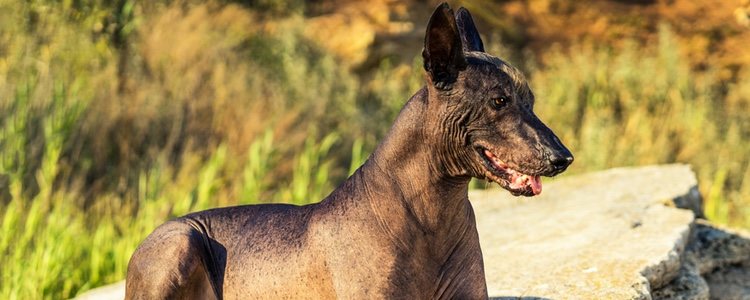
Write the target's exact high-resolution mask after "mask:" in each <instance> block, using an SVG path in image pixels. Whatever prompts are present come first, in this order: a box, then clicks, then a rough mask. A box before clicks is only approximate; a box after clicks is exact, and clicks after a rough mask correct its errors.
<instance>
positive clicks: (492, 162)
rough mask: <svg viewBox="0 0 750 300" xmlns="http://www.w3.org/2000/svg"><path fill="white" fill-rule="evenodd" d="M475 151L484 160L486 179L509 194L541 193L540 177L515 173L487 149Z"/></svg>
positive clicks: (533, 194) (532, 194)
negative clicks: (498, 185)
mask: <svg viewBox="0 0 750 300" xmlns="http://www.w3.org/2000/svg"><path fill="white" fill-rule="evenodd" d="M477 151H478V152H479V156H481V157H482V158H483V159H484V164H485V168H486V169H487V171H488V174H487V178H488V179H490V180H492V181H494V182H497V183H498V184H500V186H502V187H503V188H505V189H506V190H508V191H510V192H511V194H513V195H516V196H519V195H523V196H535V195H539V194H541V193H542V178H541V176H539V175H526V174H523V173H521V172H519V171H516V170H514V169H512V168H510V167H509V166H508V164H506V163H504V162H503V161H502V160H500V159H499V158H497V156H495V155H494V154H492V152H490V151H489V150H487V149H484V148H477Z"/></svg>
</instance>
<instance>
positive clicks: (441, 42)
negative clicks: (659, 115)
mask: <svg viewBox="0 0 750 300" xmlns="http://www.w3.org/2000/svg"><path fill="white" fill-rule="evenodd" d="M422 58H423V59H424V69H425V70H426V71H427V73H428V74H430V78H431V79H432V83H433V84H434V85H435V87H436V88H438V89H441V90H450V89H451V88H452V85H453V83H454V82H455V81H456V78H457V77H458V72H459V71H461V70H463V69H464V68H466V58H464V53H463V48H462V46H461V37H460V36H459V33H458V28H457V27H456V18H455V17H454V16H453V10H452V9H451V8H450V6H448V3H443V4H440V6H438V7H437V8H436V9H435V12H433V13H432V17H430V21H429V23H427V33H426V34H425V37H424V49H423V50H422Z"/></svg>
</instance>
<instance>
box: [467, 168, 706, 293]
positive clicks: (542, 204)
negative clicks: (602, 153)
mask: <svg viewBox="0 0 750 300" xmlns="http://www.w3.org/2000/svg"><path fill="white" fill-rule="evenodd" d="M695 186H696V180H695V176H694V175H693V173H692V171H691V170H690V168H689V167H688V166H684V165H670V166H655V167H642V168H632V169H613V170H608V171H604V172H597V173H591V174H585V175H581V176H572V177H567V178H561V179H559V180H554V181H552V182H548V183H546V184H545V186H544V192H543V193H542V195H540V196H539V197H535V198H515V197H512V196H510V195H509V194H508V193H507V192H505V191H503V190H500V189H492V190H487V191H473V192H471V194H470V195H469V198H470V199H472V203H473V205H474V208H475V211H476V215H477V222H478V227H479V235H480V243H481V244H482V251H483V254H484V262H485V271H486V274H487V285H488V289H489V293H490V295H491V296H493V297H509V298H514V297H532V298H535V297H539V298H552V299H651V298H652V296H651V291H652V290H653V289H655V288H658V287H661V286H663V285H665V284H667V283H668V282H669V281H671V280H672V279H674V278H675V277H676V276H677V274H678V273H679V271H680V267H681V260H680V256H681V254H682V253H683V252H684V249H685V247H686V245H687V242H688V239H689V235H690V233H691V226H692V224H693V219H694V213H693V212H692V211H690V210H686V209H678V208H675V207H674V206H675V204H674V203H675V202H680V203H683V204H680V205H684V203H691V205H687V206H690V207H691V208H695V207H698V208H699V207H700V205H699V203H700V198H699V195H697V194H694V192H693V191H694V190H695ZM691 197H698V198H697V199H691ZM675 199H677V201H675ZM696 203H698V205H697V206H696V205H695V204H696Z"/></svg>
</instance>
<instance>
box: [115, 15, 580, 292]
mask: <svg viewBox="0 0 750 300" xmlns="http://www.w3.org/2000/svg"><path fill="white" fill-rule="evenodd" d="M423 57H424V60H425V69H426V71H427V74H428V76H427V77H428V78H427V79H428V83H427V85H426V87H424V88H422V89H421V90H419V91H418V92H417V93H416V94H415V95H414V96H413V97H412V98H411V99H410V100H409V101H408V102H407V103H406V105H405V106H404V108H403V110H402V111H401V113H400V114H399V116H398V118H397V120H396V121H395V123H394V125H393V127H392V128H391V130H390V132H389V133H388V135H387V136H386V138H385V140H384V141H383V142H382V143H381V144H380V145H379V146H378V147H377V149H376V150H375V152H374V153H373V154H372V156H370V158H369V159H368V160H367V161H366V162H365V163H364V165H362V167H360V168H359V169H358V170H357V171H356V172H355V173H354V174H353V175H352V176H351V177H350V178H349V179H347V180H346V181H345V182H344V183H343V184H342V185H341V186H340V187H338V188H337V189H336V190H335V191H333V192H332V193H331V195H329V196H328V197H327V198H325V199H324V200H323V201H322V202H320V203H317V204H311V205H306V206H292V205H279V204H271V205H252V206H239V207H229V208H220V209H213V210H207V211H203V212H198V213H193V214H190V215H187V216H184V217H182V218H178V219H176V220H173V221H169V222H167V223H165V224H164V225H162V226H160V227H159V228H157V229H156V230H155V231H154V232H153V233H152V234H151V235H149V237H148V238H146V240H145V241H144V242H143V243H142V244H141V245H140V247H139V248H138V249H137V250H136V252H135V253H134V254H133V257H132V258H131V260H130V264H129V266H128V277H127V284H126V286H127V287H126V298H127V299H185V298H192V299H212V298H213V299H259V298H266V299H282V298H306V299H321V298H325V299H329V298H343V299H363V298H365V299H370V298H389V299H390V298H403V299H427V298H436V299H484V298H487V288H486V284H485V278H484V266H483V262H482V253H481V250H480V248H479V239H478V235H477V229H476V224H475V220H474V212H473V210H472V207H471V204H470V203H469V200H468V197H467V189H468V183H469V180H470V178H471V177H478V178H488V179H490V180H492V181H496V182H498V183H499V184H500V185H501V186H503V187H504V188H506V189H508V190H509V191H510V192H512V193H514V194H516V195H527V196H528V195H534V194H538V193H539V192H541V182H540V181H539V179H538V178H539V176H542V175H543V176H554V175H556V174H558V173H560V172H562V171H564V170H565V168H567V166H568V165H569V164H570V163H571V162H572V160H573V158H572V156H571V154H570V152H569V151H568V150H567V149H566V148H565V147H564V146H563V145H562V143H561V142H560V141H559V140H558V139H557V137H555V135H554V134H553V133H552V131H551V130H550V129H549V128H547V127H546V126H545V125H544V124H543V123H542V122H541V121H539V119H537V117H536V116H535V115H534V113H533V112H532V108H533V105H534V96H533V94H532V93H531V91H530V90H529V87H528V84H527V83H526V82H525V80H524V79H523V76H522V75H521V73H520V72H519V71H518V70H516V69H515V68H513V67H511V66H509V65H508V64H506V63H505V62H503V61H502V60H500V59H498V58H495V57H493V56H490V55H488V54H486V53H484V49H483V46H482V41H481V39H480V38H479V33H478V32H477V30H476V28H475V26H474V23H473V21H472V19H471V16H470V15H469V12H468V11H466V10H465V9H463V8H461V9H459V11H458V12H457V14H456V16H455V17H454V14H453V11H452V10H451V9H450V8H449V7H448V5H447V4H442V5H440V6H439V7H438V8H437V9H436V10H435V12H434V13H433V15H432V17H431V18H430V22H429V24H428V28H427V34H426V37H425V48H424V51H423Z"/></svg>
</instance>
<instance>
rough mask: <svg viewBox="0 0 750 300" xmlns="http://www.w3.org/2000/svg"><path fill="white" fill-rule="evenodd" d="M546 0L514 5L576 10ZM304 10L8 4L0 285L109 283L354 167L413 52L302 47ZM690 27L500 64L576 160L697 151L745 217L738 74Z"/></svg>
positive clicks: (388, 115)
mask: <svg viewBox="0 0 750 300" xmlns="http://www.w3.org/2000/svg"><path fill="white" fill-rule="evenodd" d="M465 2H466V4H467V6H469V8H472V6H471V5H478V4H477V3H479V4H482V5H483V6H481V7H480V8H482V9H479V13H478V15H479V16H480V18H481V15H482V13H483V12H493V11H494V12H498V13H505V14H509V13H511V12H512V11H513V9H519V8H517V7H516V8H514V7H513V5H514V4H513V3H514V1H497V2H482V3H480V2H477V1H465ZM415 3H418V4H419V3H421V2H415ZM545 3H546V4H545ZM555 3H558V1H542V2H539V3H536V4H535V5H532V6H527V7H525V8H524V9H526V13H525V14H528V16H532V17H534V16H536V17H539V16H541V15H554V14H558V13H565V14H568V13H572V12H574V10H575V9H573V11H568V10H570V9H568V10H566V9H565V7H568V8H570V7H577V6H576V5H572V4H571V5H572V6H570V7H569V6H565V5H562V4H560V3H558V4H555ZM314 4H315V5H320V6H324V5H323V4H320V3H318V2H315V3H314ZM420 5H421V4H420ZM484 5H489V7H487V6H484ZM492 5H497V6H496V7H495V6H492ZM508 5H510V6H508ZM545 5H546V6H545ZM561 5H562V6H561ZM597 5H599V4H597ZM326 7H327V6H326ZM373 7H375V8H377V9H381V8H382V7H385V6H382V5H381V6H373ZM522 8H523V7H522ZM347 9H354V8H352V7H351V6H347ZM558 10H562V12H559V11H558ZM473 11H477V9H474V10H473ZM509 11H510V12H509ZM523 11H524V10H523V9H522V10H521V12H519V15H520V16H523V14H524V13H522V12H523ZM304 12H305V3H304V2H303V1H297V0H290V1H210V2H208V3H205V2H203V1H150V2H136V1H127V0H119V1H113V0H110V1H104V0H99V1H96V0H95V1H42V0H37V1H25V2H19V1H10V0H0V212H1V213H0V226H2V227H1V228H0V253H2V256H0V266H3V268H2V269H3V270H2V271H1V272H0V298H2V299H49V298H54V299H58V298H69V297H71V296H74V295H76V294H79V293H80V292H82V291H85V290H87V289H90V288H93V287H96V286H99V285H102V284H105V283H109V282H113V281H117V280H121V279H122V278H123V277H124V275H125V269H126V267H127V261H128V259H129V257H130V255H131V253H132V251H133V250H134V249H135V247H136V246H137V245H138V243H139V242H140V241H141V240H142V239H143V238H144V237H145V236H146V235H147V234H148V233H149V232H151V231H152V230H153V229H154V228H155V227H156V226H157V225H158V224H160V223H162V222H163V221H165V220H167V219H169V218H173V217H176V216H180V215H183V214H185V213H187V212H190V211H195V210H201V209H206V208H209V207H216V206H226V205H236V204H248V203H259V202H289V203H297V204H304V203H309V202H312V201H318V200H320V199H322V198H323V197H324V196H325V195H326V194H327V193H328V192H329V191H330V190H331V189H332V188H334V187H335V185H336V184H337V183H338V182H341V180H343V179H344V178H345V176H347V175H348V174H350V173H351V172H352V171H353V170H355V169H356V168H357V167H358V166H359V165H360V164H361V163H362V162H363V161H364V160H365V159H366V158H367V156H368V153H370V151H371V150H372V149H373V148H374V146H375V145H376V143H377V141H378V140H379V139H380V138H382V137H383V135H385V133H386V132H387V130H388V129H389V127H390V124H391V122H392V120H393V119H395V116H396V114H397V113H398V111H399V110H400V108H401V106H402V105H403V103H405V101H406V100H407V99H408V98H409V97H410V96H411V95H412V93H413V92H415V91H416V90H417V89H418V88H419V87H420V85H421V84H422V81H423V75H422V71H421V58H419V51H418V49H416V50H415V51H414V53H410V54H408V55H406V56H407V57H409V58H408V59H406V60H405V63H404V61H400V60H398V57H403V56H404V55H403V54H402V53H401V55H400V56H399V55H385V56H383V57H385V58H383V57H381V58H378V59H376V60H374V61H372V60H369V59H368V61H366V62H365V63H363V65H350V64H347V62H346V61H341V60H339V59H338V58H337V56H336V53H330V50H323V49H324V48H319V46H317V44H316V43H314V42H313V41H310V40H308V37H307V35H305V31H306V30H309V28H310V27H309V26H310V25H311V24H312V23H310V22H308V18H307V17H305V15H304ZM371 15H377V16H382V15H383V14H371ZM385 15H386V16H387V14H385ZM677 15H679V14H677ZM517 17H518V15H517ZM536 17H534V18H536ZM519 18H520V17H519ZM540 18H541V17H540ZM483 19H485V22H486V18H483ZM531 19H533V18H527V17H524V18H521V19H520V20H521V21H524V20H526V21H528V20H531ZM508 20H511V21H512V20H513V19H508ZM547 20H551V19H547ZM329 21H330V20H327V21H326V22H329ZM344 21H346V20H344ZM424 21H425V20H417V21H416V22H420V24H421V23H422V22H424ZM511 21H509V22H511ZM330 22H332V21H330ZM377 22H381V23H382V20H378V21H377ZM480 22H481V20H480ZM519 22H520V21H519ZM550 22H552V21H550ZM488 23H491V22H488ZM582 23H583V24H586V23H585V22H582ZM321 24H330V23H325V22H323V23H321ZM378 24H380V23H378ZM513 24H514V23H512V22H511V23H507V24H506V23H502V24H494V23H491V25H493V26H495V28H500V29H498V30H497V32H499V34H497V33H495V34H489V33H488V34H486V35H485V41H486V42H487V48H488V49H490V52H492V53H499V54H501V55H502V56H504V57H508V55H509V53H510V52H509V51H508V49H512V50H518V49H517V48H515V47H522V48H523V47H525V46H517V45H516V46H514V45H512V44H511V45H508V44H501V43H500V42H499V40H506V41H507V40H508V39H509V38H508V37H509V36H510V37H512V36H513V34H516V36H517V37H520V38H521V39H529V38H530V37H534V35H533V34H534V31H528V32H525V33H523V32H522V33H519V32H517V31H514V29H513V28H516V27H515V26H516V25H513ZM618 24H619V23H618ZM360 25H361V24H360ZM358 26H359V25H358ZM378 26H381V27H382V28H385V29H383V30H385V31H388V30H391V29H388V28H386V27H387V26H386V27H383V26H382V25H378ZM504 26H505V27H504ZM597 26H598V25H597ZM618 26H619V25H618ZM633 26H637V25H633ZM709 27H710V26H709ZM357 28H359V27H357ZM378 28H380V27H378ZM399 28H401V29H399V30H402V29H404V28H408V27H404V26H401V27H399ZM503 28H505V29H503ZM529 28H534V27H529ZM550 28H554V30H557V28H561V27H559V26H558V27H555V26H552V27H550ZM597 28H598V27H597ZM415 30H416V29H415ZM419 30H421V29H419ZM550 30H552V29H550ZM618 30H619V29H618ZM684 30H685V29H684V28H677V29H674V28H670V27H668V26H662V27H659V30H658V33H657V34H656V35H655V39H654V40H649V39H646V40H641V39H637V38H633V39H622V40H623V42H621V43H618V44H617V45H614V46H613V45H607V46H602V44H601V43H598V42H597V41H596V40H589V41H588V42H577V43H570V44H564V43H561V44H560V46H556V47H546V48H545V51H544V54H543V55H542V54H534V52H533V51H529V52H526V51H521V52H520V53H522V55H516V56H513V57H511V61H513V62H514V63H518V64H520V65H521V66H522V67H523V68H525V69H526V70H528V73H529V75H530V76H529V79H530V80H531V82H532V85H533V86H534V90H535V92H536V94H537V98H538V99H539V101H538V104H537V107H536V110H537V112H538V114H539V115H540V117H541V118H542V119H543V120H545V122H546V123H548V125H550V127H552V128H553V129H554V130H555V132H557V133H558V134H559V135H560V137H561V138H562V140H563V141H565V143H566V144H567V145H569V146H570V148H571V150H573V152H574V153H575V155H576V163H575V164H574V165H573V166H572V168H571V170H570V173H579V172H584V171H590V170H598V169H603V168H609V167H614V166H623V165H642V164H654V163H669V162H684V163H690V164H692V165H693V167H694V169H695V170H696V172H697V173H698V177H699V184H700V188H701V192H702V194H703V195H704V197H705V198H706V211H707V214H708V216H709V218H711V219H714V220H718V221H719V222H722V223H727V224H731V225H737V226H744V227H746V228H750V209H749V208H748V207H749V206H748V204H749V203H750V144H748V143H747V142H746V141H745V137H746V136H748V134H750V119H749V118H748V117H747V115H748V114H747V112H748V110H750V69H748V68H746V67H744V68H743V67H738V68H734V69H731V76H727V75H726V74H725V73H726V70H727V69H726V68H725V65H724V64H717V65H716V67H712V65H711V64H702V65H700V64H695V59H702V58H696V56H695V54H690V53H693V52H692V51H688V50H690V49H693V48H695V45H694V44H691V43H690V41H692V40H690V39H685V38H684V36H682V35H676V34H675V33H674V32H678V33H681V32H682V31H684ZM615 31H616V32H619V31H617V30H615ZM398 32H403V31H398ZM572 32H578V31H575V30H573V31H572ZM373 36H374V35H373ZM415 36H418V37H417V38H413V37H411V36H407V37H408V40H409V41H410V42H413V41H412V40H416V42H421V32H418V34H417V35H415ZM621 37H622V36H618V38H621ZM384 40H385V38H384V37H382V36H380V37H378V38H374V39H373V41H372V43H375V44H372V45H371V46H372V47H378V45H379V44H377V43H383V44H384V45H385V46H383V47H384V49H387V48H388V47H390V46H388V43H386V42H384ZM368 41H369V40H368ZM365 45H368V44H366V43H365ZM533 45H535V44H534V43H531V44H530V46H529V47H531V48H533ZM386 46H387V47H386ZM404 47H406V46H404ZM506 47H507V48H506ZM531 48H530V49H531ZM395 49H397V50H396V51H403V50H398V49H401V48H398V47H397V48H395ZM524 49H525V48H524ZM686 49H688V50H686ZM350 50H351V49H350ZM365 50H366V49H365ZM532 50H533V49H532ZM514 52H515V51H514ZM700 57H703V58H705V56H700ZM368 66H369V67H368ZM474 185H476V184H474Z"/></svg>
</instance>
